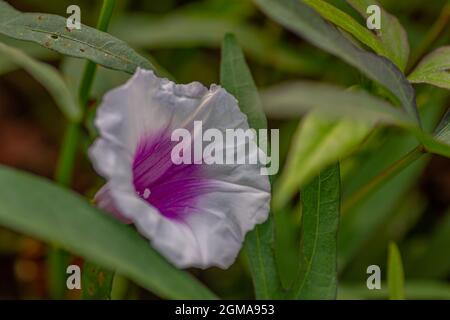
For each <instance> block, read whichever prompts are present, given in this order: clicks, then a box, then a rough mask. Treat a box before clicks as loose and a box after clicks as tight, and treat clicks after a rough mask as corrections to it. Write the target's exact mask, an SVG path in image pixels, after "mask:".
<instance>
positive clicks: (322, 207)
mask: <svg viewBox="0 0 450 320" xmlns="http://www.w3.org/2000/svg"><path fill="white" fill-rule="evenodd" d="M340 183H341V182H340V173H339V164H334V165H332V166H330V167H329V168H327V169H325V170H324V171H322V172H321V173H320V174H319V175H318V176H317V177H316V178H315V179H314V180H313V181H312V182H311V183H310V184H309V185H307V186H306V187H305V188H304V190H303V192H302V204H303V213H302V238H301V242H300V244H301V256H300V263H301V265H300V275H299V278H298V280H297V281H296V282H295V283H294V286H293V288H292V295H293V297H294V298H295V299H336V290H337V257H336V249H337V248H336V246H337V244H336V242H337V229H338V221H339V212H340V204H341V203H340V192H341V188H340Z"/></svg>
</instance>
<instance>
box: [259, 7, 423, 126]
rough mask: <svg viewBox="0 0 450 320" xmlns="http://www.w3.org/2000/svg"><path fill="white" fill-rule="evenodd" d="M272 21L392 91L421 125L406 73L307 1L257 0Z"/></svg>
mask: <svg viewBox="0 0 450 320" xmlns="http://www.w3.org/2000/svg"><path fill="white" fill-rule="evenodd" d="M255 1H256V3H257V4H258V6H259V7H260V8H261V9H262V10H263V11H264V12H265V13H266V14H268V15H269V16H270V17H271V18H273V19H274V20H276V21H277V22H279V23H280V24H282V25H283V26H285V27H286V28H288V29H289V30H291V31H293V32H295V33H297V34H298V35H300V36H302V37H303V38H305V39H306V40H308V41H309V42H311V43H312V44H314V45H316V46H317V47H319V48H321V49H322V50H325V51H327V52H329V53H331V54H333V55H336V56H338V57H340V58H341V59H343V60H344V61H345V62H347V63H348V64H350V65H352V66H354V67H356V68H357V69H359V70H360V71H361V72H362V73H364V74H365V75H366V76H368V77H369V78H370V79H372V80H375V81H377V82H378V83H380V84H381V85H383V86H384V87H385V88H386V89H387V90H389V91H391V92H392V93H393V94H394V95H395V96H396V97H397V99H398V100H399V102H400V103H401V105H402V106H403V108H404V109H405V110H406V111H407V112H408V114H409V116H410V117H411V118H412V119H413V120H415V121H416V122H418V123H419V122H420V121H419V118H418V114H417V107H416V99H415V93H414V89H413V87H412V86H411V84H410V83H409V82H408V80H407V79H406V77H405V76H404V75H403V73H402V72H401V71H400V70H399V69H398V68H397V67H396V66H395V65H394V64H393V63H392V62H391V61H389V60H388V59H386V58H384V57H380V56H377V55H376V54H373V53H371V52H367V51H365V50H363V49H361V48H359V47H357V46H356V45H354V44H353V43H352V42H351V41H350V40H348V39H347V38H346V37H345V36H344V35H343V34H342V33H341V32H340V31H339V30H338V29H336V28H335V27H334V26H332V25H330V24H329V23H327V22H326V21H324V20H323V19H322V17H320V15H319V14H318V13H317V12H316V11H314V10H313V9H312V8H310V7H309V6H308V5H307V4H305V3H304V2H303V1H299V0H255Z"/></svg>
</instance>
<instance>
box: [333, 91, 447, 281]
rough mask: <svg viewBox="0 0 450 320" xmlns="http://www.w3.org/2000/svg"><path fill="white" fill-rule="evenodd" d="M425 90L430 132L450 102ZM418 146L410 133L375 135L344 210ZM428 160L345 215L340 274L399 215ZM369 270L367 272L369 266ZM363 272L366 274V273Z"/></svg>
mask: <svg viewBox="0 0 450 320" xmlns="http://www.w3.org/2000/svg"><path fill="white" fill-rule="evenodd" d="M425 89H427V90H426V92H425V93H423V94H421V95H420V96H419V98H420V100H421V101H424V103H423V105H422V107H421V119H423V124H424V127H425V128H427V129H428V128H432V127H434V126H435V124H436V122H437V121H438V119H439V116H440V114H441V112H442V110H441V108H436V106H441V105H443V103H444V102H445V101H446V99H447V92H446V91H443V90H438V89H435V88H432V87H430V88H425ZM417 145H418V142H417V140H416V139H415V138H414V137H413V136H412V135H410V134H407V133H406V132H398V130H392V129H382V131H381V129H380V130H378V133H374V135H373V138H372V139H370V141H368V143H367V145H366V148H365V150H363V151H362V153H361V154H360V155H359V156H358V157H359V158H358V162H359V163H360V165H357V166H356V167H355V168H354V169H353V170H352V171H350V173H349V177H348V179H346V180H345V181H344V182H343V186H344V201H343V207H344V208H345V207H347V205H346V204H347V202H348V201H349V200H351V199H352V195H354V194H355V193H357V191H359V190H360V189H362V188H364V187H365V186H366V185H367V184H368V183H370V182H371V181H372V180H373V179H374V178H375V177H377V176H378V175H379V174H381V173H382V172H383V171H384V170H386V168H388V167H390V165H391V164H392V163H394V162H396V161H397V160H398V159H400V158H403V157H404V155H405V154H408V153H409V152H410V151H411V150H413V149H415V148H416V147H417ZM427 160H428V157H422V158H421V159H418V160H417V161H416V162H414V163H413V164H412V165H410V166H408V167H407V168H405V169H404V170H403V171H402V172H400V173H399V174H397V175H396V176H391V178H390V179H389V180H387V181H385V182H384V184H383V185H382V186H380V187H379V188H378V189H377V190H374V192H372V193H370V194H368V195H367V197H366V198H365V199H363V200H362V201H361V202H359V203H358V204H356V206H354V207H353V208H352V209H351V210H349V211H347V212H345V211H343V212H342V216H341V221H340V226H339V235H338V238H339V240H338V246H339V249H338V255H339V263H338V266H339V269H340V271H347V270H346V269H347V267H348V265H349V264H350V263H351V262H352V260H353V259H354V258H355V257H356V256H358V254H359V253H360V252H362V251H363V250H364V248H365V245H366V244H367V243H368V242H369V241H370V239H371V238H372V237H373V236H374V235H375V234H377V230H378V229H379V228H382V227H383V223H385V222H386V221H387V220H388V219H390V217H392V216H393V215H394V214H395V213H394V210H396V208H397V206H398V204H399V202H401V201H404V198H405V195H406V194H407V193H408V192H409V193H410V192H411V186H412V185H414V184H415V183H417V181H418V179H419V177H420V174H421V172H422V170H423V169H424V167H425V165H426V163H427ZM344 178H345V177H344ZM383 261H385V257H383ZM365 267H366V268H367V265H366V266H365ZM359 272H361V273H364V272H365V269H364V270H359Z"/></svg>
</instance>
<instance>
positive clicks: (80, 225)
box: [0, 166, 215, 299]
mask: <svg viewBox="0 0 450 320" xmlns="http://www.w3.org/2000/svg"><path fill="white" fill-rule="evenodd" d="M0 181H1V188H0V224H1V225H3V226H5V227H8V228H11V229H13V230H15V231H17V232H21V233H25V234H28V235H30V236H33V237H36V238H38V239H41V240H44V241H48V242H52V243H57V244H59V245H61V246H62V247H64V248H66V249H68V250H69V251H70V252H73V253H74V254H77V255H80V256H83V257H85V258H86V259H88V260H90V261H93V262H95V263H98V264H99V265H101V266H104V267H107V268H111V269H116V270H117V272H118V273H120V274H123V275H124V276H127V277H129V278H130V279H131V280H133V281H135V282H136V283H138V284H140V285H141V286H143V287H144V288H146V289H148V290H150V291H152V292H154V293H156V294H158V295H159V296H161V297H166V298H173V299H212V298H215V295H214V294H213V293H211V292H210V291H209V290H208V289H207V288H205V287H204V286H203V285H202V284H200V283H199V282H198V281H197V280H195V279H194V278H193V277H192V276H190V275H189V274H187V273H186V272H183V271H180V270H178V269H176V268H175V267H173V266H172V265H171V264H169V263H168V262H167V261H166V260H165V259H163V258H162V257H161V256H160V255H159V254H158V253H157V252H156V251H154V250H153V249H152V248H151V246H150V244H149V243H148V240H145V239H144V238H142V237H141V236H140V235H139V234H138V233H137V232H136V231H134V230H133V229H132V228H130V227H129V226H127V225H124V224H121V223H120V222H119V221H117V220H115V219H114V218H112V217H110V216H109V215H107V214H104V213H103V212H101V211H99V210H97V209H96V208H94V207H92V206H90V205H89V204H88V203H87V202H85V201H84V200H83V199H82V198H81V197H80V196H79V195H77V194H75V193H73V192H71V191H69V190H65V189H63V188H61V187H58V186H56V185H55V184H53V183H51V182H49V181H47V180H45V179H42V178H39V177H36V176H33V175H30V174H27V173H24V172H20V171H17V170H14V169H10V168H7V167H4V166H0ZM25 200H26V201H25Z"/></svg>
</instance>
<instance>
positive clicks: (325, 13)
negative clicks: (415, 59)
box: [304, 0, 393, 60]
mask: <svg viewBox="0 0 450 320" xmlns="http://www.w3.org/2000/svg"><path fill="white" fill-rule="evenodd" d="M304 2H305V3H306V4H308V5H309V6H311V7H312V8H313V9H314V10H316V11H317V12H319V13H320V15H321V16H322V17H323V18H325V19H326V20H328V21H330V22H332V23H333V24H335V25H336V26H338V27H339V28H341V29H343V30H345V31H347V32H348V33H350V34H351V35H352V36H354V37H355V38H356V39H357V40H359V41H360V42H361V43H363V44H365V45H366V46H368V47H369V48H371V49H372V50H373V51H375V52H376V53H377V54H379V55H382V56H385V57H386V58H389V59H390V60H393V59H392V58H391V57H390V56H389V53H388V52H386V50H385V48H384V46H383V43H382V42H381V41H380V39H379V38H378V37H377V36H376V35H375V34H374V33H372V32H371V31H370V30H369V29H367V28H366V26H362V25H361V24H359V22H358V21H356V20H355V19H354V18H353V17H352V16H350V15H349V14H347V13H345V12H343V11H341V10H339V9H338V8H336V7H335V6H333V5H331V4H329V3H328V2H325V1H323V0H304Z"/></svg>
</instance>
